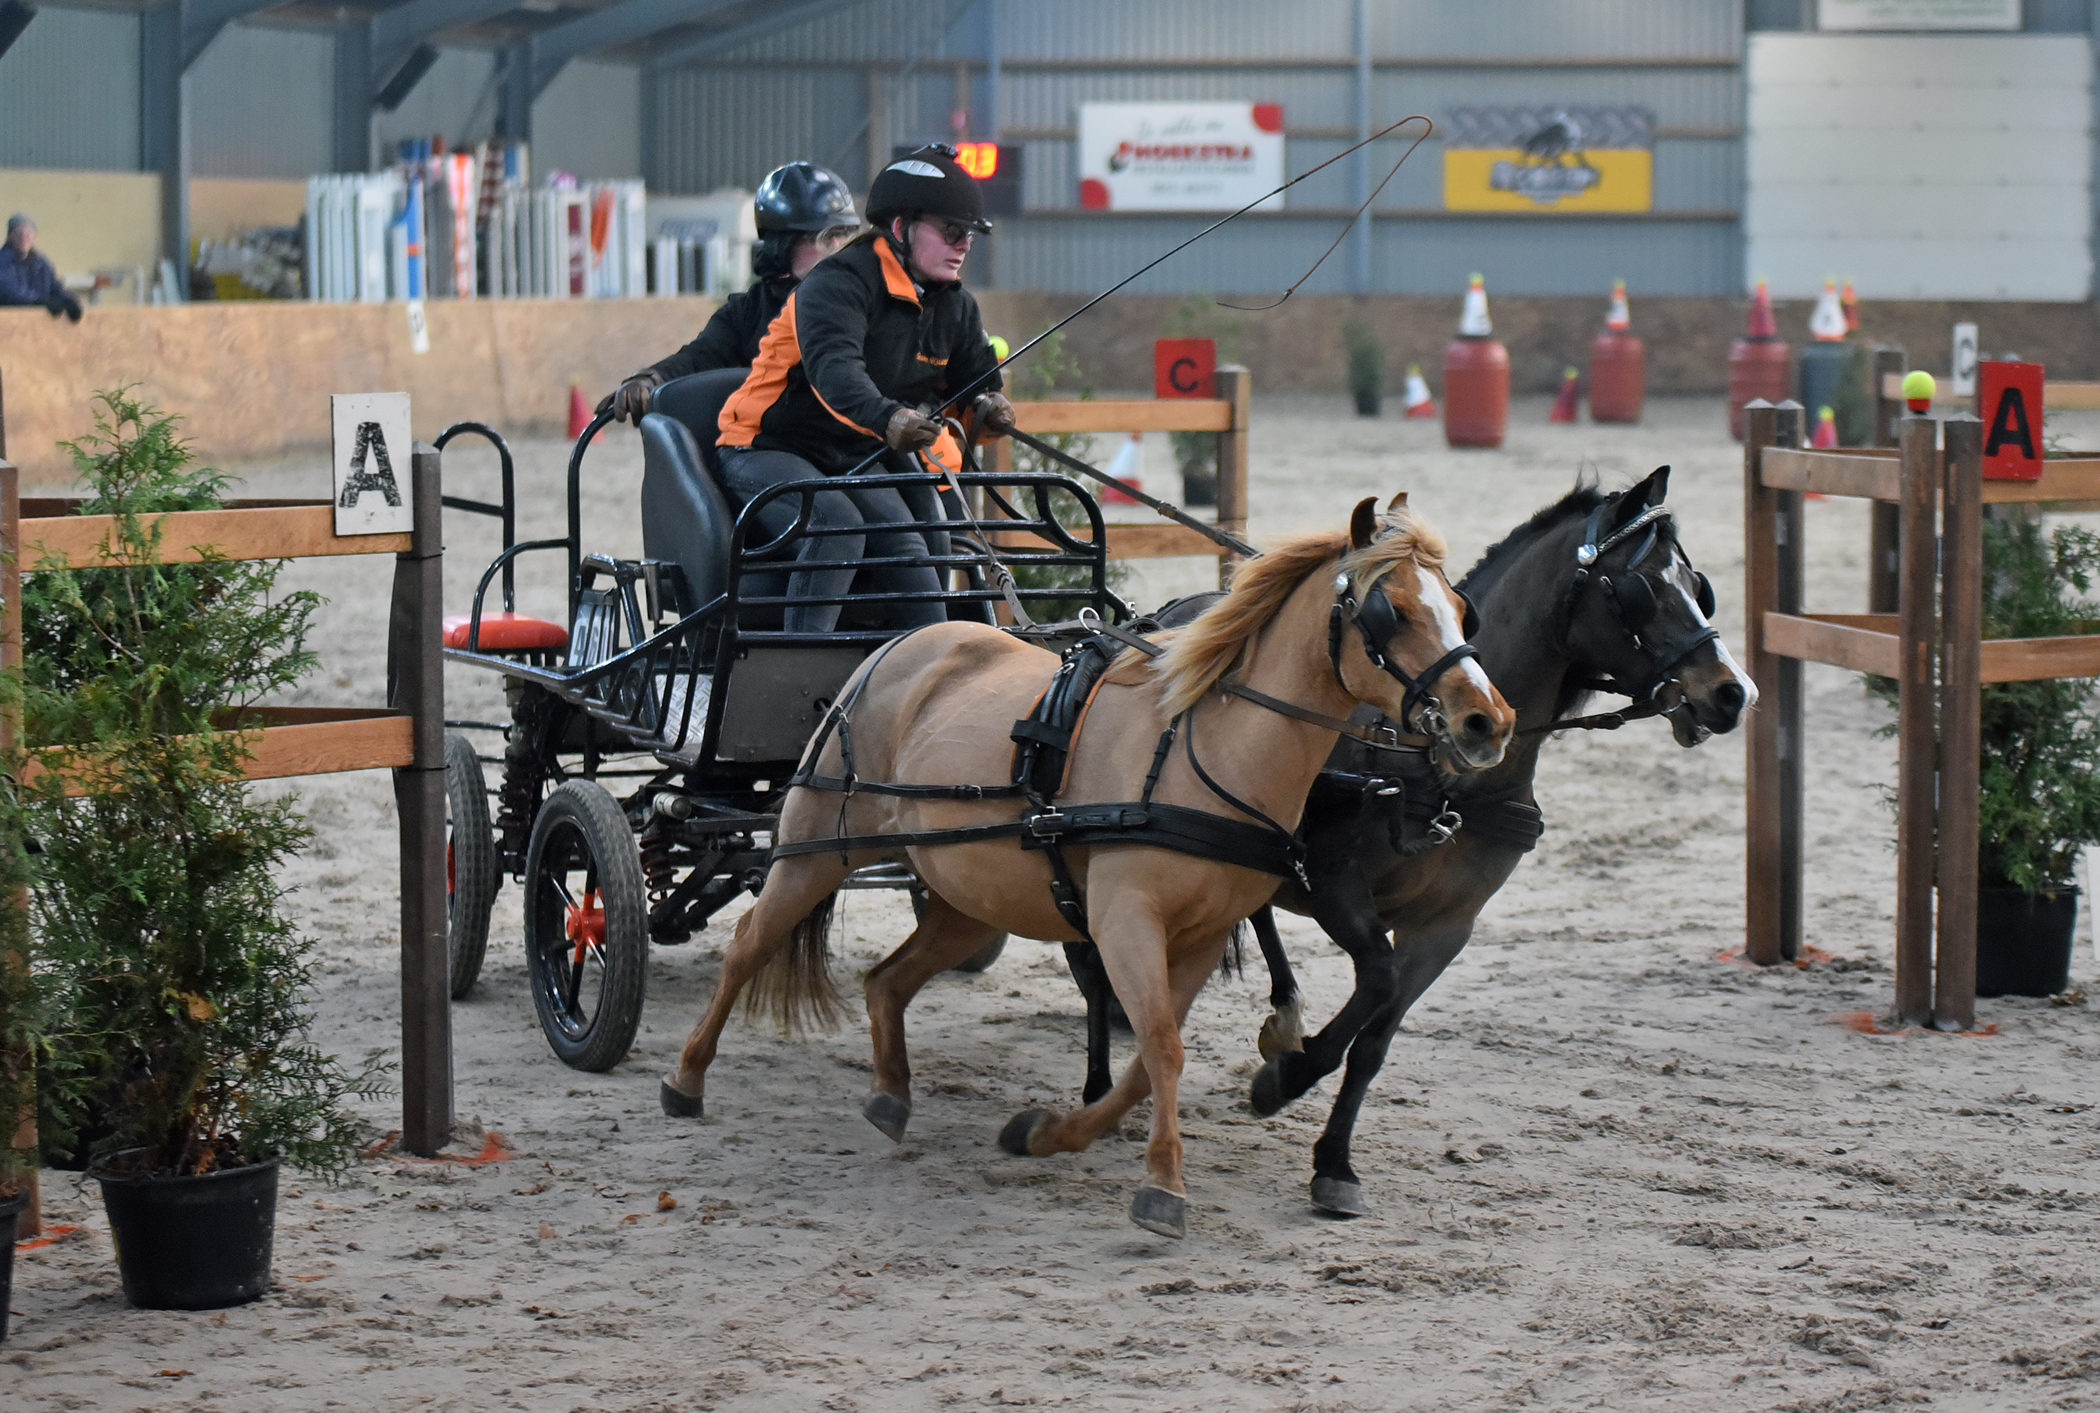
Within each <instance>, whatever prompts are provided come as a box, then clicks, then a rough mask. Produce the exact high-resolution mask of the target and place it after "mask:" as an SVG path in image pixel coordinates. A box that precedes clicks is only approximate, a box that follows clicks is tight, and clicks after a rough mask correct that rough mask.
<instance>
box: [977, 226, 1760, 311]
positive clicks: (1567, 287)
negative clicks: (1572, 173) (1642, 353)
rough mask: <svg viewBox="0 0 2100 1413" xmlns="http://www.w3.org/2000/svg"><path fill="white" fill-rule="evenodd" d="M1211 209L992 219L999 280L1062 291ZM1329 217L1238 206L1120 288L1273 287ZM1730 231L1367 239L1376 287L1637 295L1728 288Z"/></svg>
mask: <svg viewBox="0 0 2100 1413" xmlns="http://www.w3.org/2000/svg"><path fill="white" fill-rule="evenodd" d="M1207 221H1208V218H1186V217H1169V216H1157V217H1130V216H1123V217H1113V218H1107V217H1104V218H1101V219H1099V220H1090V219H1086V218H1080V217H1063V216H1061V217H1049V218H1038V219H1034V220H1030V219H1028V218H1026V217H1022V218H1019V219H1015V220H1011V221H1008V222H1006V223H1005V224H1004V225H1003V226H1002V227H1001V229H1000V232H999V237H998V239H999V257H998V258H999V284H1000V285H1001V286H1002V287H1004V288H1013V289H1046V290H1061V291H1069V292H1072V293H1081V292H1091V291H1096V290H1101V289H1105V288H1107V287H1108V286H1109V285H1112V284H1114V283H1115V282H1116V281H1117V280H1119V279H1121V278H1123V276H1125V275H1127V274H1129V273H1130V272H1131V271H1132V270H1135V269H1137V268H1138V267H1139V266H1141V265H1143V264H1144V263H1145V262H1146V261H1148V260H1151V259H1152V258H1154V257H1155V256H1157V255H1159V254H1161V253H1163V252H1164V251H1166V250H1169V249H1171V248H1172V247H1173V246H1174V245H1175V244H1176V243H1177V242H1179V241H1182V240H1185V239H1187V238H1188V237H1189V236H1191V235H1194V234H1195V233H1196V232H1197V231H1199V230H1201V229H1202V228H1203V227H1204V225H1205V224H1207ZM1337 230H1338V227H1337V226H1336V225H1335V223H1334V222H1333V221H1331V220H1315V219H1292V218H1288V217H1282V218H1279V217H1263V218H1253V217H1250V218H1247V219H1246V220H1244V221H1240V222H1235V223H1234V224H1233V225H1230V226H1227V227H1225V228H1224V229H1223V230H1221V231H1219V232H1218V233H1217V234H1216V235H1213V236H1211V237H1210V238H1208V239H1207V240H1204V241H1202V242H1201V243H1199V244H1197V245H1195V246H1193V247H1191V248H1190V249H1188V250H1186V251H1183V252H1182V253H1181V254H1179V255H1177V256H1175V257H1174V258H1173V259H1172V260H1169V261H1168V262H1167V263H1166V264H1165V265H1162V266H1161V267H1160V268H1159V269H1158V270H1155V271H1153V272H1152V273H1151V274H1149V275H1147V276H1145V277H1144V278H1143V279H1141V280H1139V281H1138V282H1137V283H1136V284H1134V285H1132V286H1131V288H1132V290H1134V291H1137V292H1139V293H1150V294H1178V293H1216V292H1235V291H1237V292H1253V293H1257V294H1268V295H1272V296H1273V295H1274V294H1276V293H1279V292H1280V291H1281V290H1282V289H1283V287H1284V286H1287V285H1288V284H1290V282H1291V281H1292V280H1295V279H1296V278H1298V276H1299V275H1300V274H1302V273H1304V271H1305V270H1306V269H1307V267H1309V266H1310V265H1311V264H1312V263H1313V262H1314V261H1315V260H1317V259H1318V258H1319V257H1320V252H1321V251H1323V250H1325V249H1326V248H1327V246H1328V244H1329V243H1330V242H1331V241H1333V239H1334V237H1335V235H1336V233H1337ZM1740 251H1741V239H1740V236H1739V234H1738V230H1737V227H1736V225H1735V223H1733V222H1728V221H1594V220H1581V221H1578V220H1564V221H1553V220H1550V219H1543V218H1542V219H1540V220H1537V221H1517V220H1495V219H1482V220H1478V221H1466V220H1416V221H1399V220H1386V221H1380V222H1379V223H1378V224H1377V227H1376V240H1375V244H1374V248H1373V265H1374V270H1373V273H1374V276H1375V278H1376V283H1377V288H1378V289H1379V290H1381V291H1385V292H1388V293H1399V294H1442V293H1450V294H1452V295H1453V296H1454V297H1455V296H1456V295H1457V294H1459V293H1462V292H1463V291H1464V289H1465V286H1466V278H1467V276H1468V275H1470V274H1471V273H1472V272H1473V271H1475V270H1478V271H1480V272H1481V273H1482V274H1483V275H1485V276H1486V278H1487V283H1488V291H1489V294H1490V295H1493V294H1495V293H1497V292H1500V293H1503V294H1578V295H1596V296H1598V297H1599V298H1600V299H1601V298H1602V297H1603V296H1604V295H1605V294H1606V293H1608V292H1609V291H1610V289H1611V282H1612V281H1613V280H1615V279H1625V280H1626V281H1627V282H1628V284H1629V285H1630V287H1632V288H1633V289H1635V290H1636V291H1638V292H1639V293H1640V294H1643V295H1726V294H1732V293H1734V292H1735V290H1736V282H1737V278H1738V269H1739V266H1740V263H1741V258H1742V257H1741V253H1740ZM1346 256H1347V251H1346V250H1342V251H1337V252H1336V253H1335V255H1334V256H1333V257H1332V258H1330V259H1329V260H1328V261H1327V263H1326V264H1325V265H1323V266H1321V267H1320V269H1319V271H1318V272H1317V273H1316V274H1314V275H1313V277H1312V278H1311V279H1309V280H1307V281H1306V283H1305V286H1304V288H1305V290H1306V291H1307V292H1308V293H1314V294H1339V293H1344V292H1346V288H1347V280H1348V261H1347V258H1346Z"/></svg>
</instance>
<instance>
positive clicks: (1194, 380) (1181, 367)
mask: <svg viewBox="0 0 2100 1413" xmlns="http://www.w3.org/2000/svg"><path fill="white" fill-rule="evenodd" d="M1217 371H1218V341H1217V340H1216V339H1159V340H1156V341H1155V342H1154V343H1153V345H1152V395H1153V396H1154V397H1216V396H1217V395H1218V391H1217V381H1216V378H1215V377H1214V375H1215V374H1216V373H1217Z"/></svg>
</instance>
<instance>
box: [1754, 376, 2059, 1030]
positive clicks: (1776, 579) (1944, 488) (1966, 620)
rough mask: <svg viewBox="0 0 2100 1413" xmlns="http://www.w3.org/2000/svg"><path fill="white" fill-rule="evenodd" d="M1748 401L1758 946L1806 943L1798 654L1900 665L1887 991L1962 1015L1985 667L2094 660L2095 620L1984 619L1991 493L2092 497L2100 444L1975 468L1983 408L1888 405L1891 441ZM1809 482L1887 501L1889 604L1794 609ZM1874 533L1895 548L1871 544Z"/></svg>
mask: <svg viewBox="0 0 2100 1413" xmlns="http://www.w3.org/2000/svg"><path fill="white" fill-rule="evenodd" d="M1898 356H1899V357H1900V354H1899V355H1898ZM1745 412H1746V415H1747V418H1748V420H1747V423H1746V428H1745V430H1746V436H1745V438H1744V443H1743V494H1744V511H1745V513H1744V521H1743V534H1744V555H1745V580H1746V584H1745V605H1744V607H1745V617H1746V620H1747V622H1746V624H1745V639H1746V647H1747V649H1748V655H1749V663H1748V665H1749V669H1750V674H1751V676H1752V677H1753V678H1754V679H1755V680H1756V682H1757V686H1758V690H1759V692H1760V693H1762V694H1763V695H1764V703H1763V708H1762V709H1761V710H1760V711H1757V712H1754V713H1752V714H1751V719H1750V739H1749V761H1748V811H1747V813H1748V820H1747V823H1748V856H1747V860H1746V863H1747V868H1746V879H1745V882H1746V885H1747V897H1746V900H1745V914H1746V916H1745V924H1746V938H1745V942H1746V948H1747V952H1748V955H1749V958H1750V960H1751V961H1753V962H1757V963H1760V964H1762V965H1772V964H1774V963H1777V962H1781V961H1791V960H1794V959H1795V958H1797V957H1798V956H1799V955H1800V952H1801V945H1802V905H1801V879H1802V872H1801V869H1802V797H1801V796H1802V764H1803V758H1804V755H1805V751H1804V741H1803V726H1804V723H1803V720H1802V690H1801V666H1800V665H1801V663H1803V662H1821V663H1828V664H1831V665H1833V666H1836V667H1843V668H1849V669H1851V670H1853V671H1856V672H1866V673H1872V674H1874V675H1876V676H1881V677H1888V678H1892V679H1894V680H1895V681H1896V683H1897V684H1898V692H1899V696H1900V702H1899V706H1898V709H1897V762H1898V763H1897V778H1896V795H1897V799H1896V996H1895V1008H1896V1012H1897V1014H1898V1015H1899V1016H1900V1017H1901V1018H1902V1019H1903V1020H1904V1021H1905V1022H1906V1023H1910V1024H1918V1025H1925V1024H1930V1025H1933V1026H1936V1027H1938V1028H1940V1029H1943V1030H1965V1029H1968V1028H1970V1027H1971V1026H1973V1025H1974V1024H1975V1020H1976V882H1977V879H1976V866H1977V814H1976V812H1977V798H1978V770H1979V755H1980V750H1981V746H1980V735H1981V727H1982V722H1981V689H1982V685H1983V684H1984V683H1986V682H2024V681H2036V680H2041V679H2046V678H2056V677H2088V676H2094V675H2100V635H2095V636H2090V637H2069V638H2023V639H1989V640H1986V639H1984V638H1983V637H1982V611H1983V610H1982V599H1983V537H1982V519H1983V506H1985V505H2001V504H2051V503H2064V502H2087V501H2095V500H2100V459H2081V460H2057V461H2049V462H2045V463H2044V465H2043V472H2042V478H2041V479H2040V480H2038V481H1986V480H1984V479H1983V478H1982V459H1983V424H1982V423H1981V422H1979V421H1977V419H1976V418H1975V417H1973V416H1971V415H1969V414H1966V413H1963V414H1960V415H1957V416H1955V417H1951V418H1949V419H1947V420H1946V421H1945V422H1943V423H1942V422H1935V421H1933V419H1932V418H1930V417H1927V416H1904V417H1901V418H1899V419H1896V421H1895V423H1894V426H1893V433H1894V439H1895V441H1896V446H1895V448H1894V449H1893V450H1891V449H1883V448H1868V449H1851V450H1836V451H1806V450H1802V449H1801V437H1802V409H1801V407H1800V406H1799V405H1798V404H1796V403H1791V402H1788V403H1782V404H1780V405H1779V406H1778V407H1774V406H1772V405H1771V404H1769V403H1764V402H1753V403H1751V404H1750V405H1749V407H1748V408H1746V409H1745ZM1942 429H1944V444H1942V437H1941V433H1942ZM1811 492H1813V493H1818V494H1822V495H1826V496H1856V497H1863V498H1866V499H1870V500H1873V501H1874V502H1876V505H1877V509H1880V508H1886V509H1888V510H1892V511H1893V512H1894V515H1893V520H1894V522H1895V523H1894V524H1893V526H1891V527H1888V529H1887V530H1884V529H1883V527H1882V526H1880V525H1878V524H1877V527H1876V529H1877V533H1876V536H1875V539H1876V550H1877V558H1876V559H1875V561H1874V568H1873V573H1874V576H1875V577H1874V579H1872V580H1870V584H1869V592H1870V596H1875V595H1879V593H1880V592H1881V588H1880V584H1881V580H1882V578H1883V577H1884V576H1887V575H1888V574H1889V571H1890V570H1891V569H1892V570H1893V578H1894V580H1895V590H1896V592H1895V595H1894V598H1895V603H1894V611H1893V612H1883V611H1878V607H1879V606H1878V605H1870V607H1873V608H1875V609H1876V610H1877V611H1871V612H1868V613H1862V614H1847V613H1810V612H1807V611H1806V610H1805V608H1804V605H1803V602H1802V566H1803V565H1804V563H1805V562H1806V561H1805V554H1804V544H1803V536H1804V531H1805V528H1806V527H1805V525H1804V524H1803V517H1802V497H1803V496H1804V495H1805V494H1807V493H1811ZM1879 518H1880V517H1877V519H1879ZM1884 544H1886V545H1887V547H1888V548H1889V549H1890V550H1891V551H1892V552H1893V558H1894V563H1893V565H1888V564H1885V563H1884V561H1883V560H1882V559H1881V558H1880V557H1879V552H1880V551H1881V550H1882V549H1883V546H1884ZM1935 591H1937V603H1935ZM1935 704H1936V705H1937V708H1938V718H1939V732H1938V740H1937V742H1936V741H1935V733H1934V721H1933V718H1934V708H1935ZM1936 757H1937V759H1936ZM1935 880H1937V885H1938V886H1937V889H1935ZM1935 893H1936V894H1937V903H1938V907H1937V911H1936V913H1935V908H1934V902H1935Z"/></svg>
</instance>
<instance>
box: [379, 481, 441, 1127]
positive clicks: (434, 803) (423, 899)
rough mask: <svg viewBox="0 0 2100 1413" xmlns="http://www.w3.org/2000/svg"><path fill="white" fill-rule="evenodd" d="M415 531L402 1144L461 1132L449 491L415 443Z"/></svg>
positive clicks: (403, 610) (406, 700)
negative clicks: (452, 898) (451, 923)
mask: <svg viewBox="0 0 2100 1413" xmlns="http://www.w3.org/2000/svg"><path fill="white" fill-rule="evenodd" d="M414 465H415V476H414V481H415V487H414V490H413V492H412V494H413V495H414V497H415V537H414V543H413V545H412V547H411V548H410V549H409V550H408V552H407V553H405V554H401V555H398V556H397V557H396V559H395V562H394V598H393V611H392V614H391V615H390V621H389V624H388V641H387V658H388V664H389V670H388V672H387V680H388V694H387V695H388V700H387V705H388V706H390V707H393V708H395V709H397V710H405V711H409V712H412V713H414V716H415V728H414V730H415V735H414V754H413V757H412V760H411V763H410V764H408V765H406V766H397V767H396V768H395V770H394V801H395V804H396V806H397V807H398V810H399V813H400V822H401V1146H402V1147H404V1148H406V1149H407V1150H408V1151H409V1152H411V1153H418V1154H421V1155H423V1156H424V1157H430V1156H432V1155H434V1154H435V1153H436V1152H437V1151H438V1150H439V1149H440V1148H442V1147H444V1145H445V1144H446V1143H447V1142H448V1141H449V1140H450V1139H451V1137H452V993H451V968H450V965H449V961H448V956H447V951H446V932H447V930H448V920H447V917H446V907H445V875H444V872H443V860H444V857H445V675H444V662H445V660H444V624H443V619H444V592H445V562H444V549H445V546H444V533H443V532H444V497H443V490H442V486H441V481H440V470H439V458H438V453H437V451H436V449H435V448H433V447H431V446H429V445H427V444H426V443H423V442H418V443H416V448H415V461H414Z"/></svg>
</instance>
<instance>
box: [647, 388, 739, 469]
mask: <svg viewBox="0 0 2100 1413" xmlns="http://www.w3.org/2000/svg"><path fill="white" fill-rule="evenodd" d="M750 372H751V370H750V369H749V368H717V369H715V370H714V371H713V372H711V373H688V374H687V375H686V376H685V377H683V378H673V379H671V381H670V382H668V383H665V384H664V385H663V386H662V387H660V388H658V389H657V390H656V391H655V392H654V393H653V394H651V395H650V398H649V410H650V411H651V412H660V413H662V414H663V415H664V416H666V417H668V418H670V419H671V420H672V421H674V422H683V423H684V424H685V427H686V430H687V431H689V432H691V433H692V434H693V440H694V441H696V442H698V443H699V444H700V452H701V455H702V457H703V458H704V459H705V464H706V466H707V468H708V469H709V470H710V471H712V470H713V469H714V456H713V452H714V449H715V436H716V433H717V432H718V431H719V427H718V423H719V422H720V420H721V416H722V405H723V404H724V403H726V402H728V401H729V399H730V397H731V395H732V394H734V393H735V392H736V390H737V389H738V388H740V387H742V386H743V385H744V379H745V377H746V376H747V375H749V373H750Z"/></svg>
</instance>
